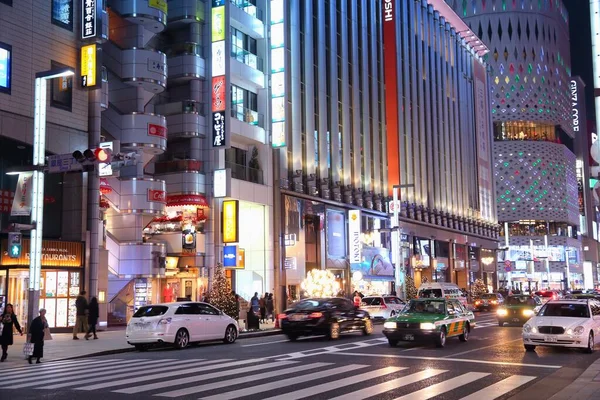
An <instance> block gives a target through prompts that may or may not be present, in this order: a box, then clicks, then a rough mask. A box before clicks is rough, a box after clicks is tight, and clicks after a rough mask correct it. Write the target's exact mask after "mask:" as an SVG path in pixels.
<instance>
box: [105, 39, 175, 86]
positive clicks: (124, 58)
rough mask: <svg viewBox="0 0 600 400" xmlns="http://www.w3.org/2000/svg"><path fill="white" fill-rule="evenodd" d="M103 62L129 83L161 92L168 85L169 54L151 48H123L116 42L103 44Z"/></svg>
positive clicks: (123, 80)
mask: <svg viewBox="0 0 600 400" xmlns="http://www.w3.org/2000/svg"><path fill="white" fill-rule="evenodd" d="M102 62H103V63H104V65H105V66H106V68H108V70H109V71H111V72H112V73H114V74H115V75H116V76H117V77H118V78H119V79H121V81H122V82H124V83H125V84H127V85H131V86H135V87H141V88H143V89H144V90H146V91H148V92H150V93H154V94H156V93H161V92H162V91H164V90H165V87H166V86H167V56H166V55H165V53H163V52H161V51H157V50H150V49H138V48H130V49H121V48H120V47H118V46H117V45H116V44H115V43H114V42H108V43H106V44H105V45H104V46H103V54H102Z"/></svg>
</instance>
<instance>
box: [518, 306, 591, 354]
mask: <svg viewBox="0 0 600 400" xmlns="http://www.w3.org/2000/svg"><path fill="white" fill-rule="evenodd" d="M598 342H600V302H599V301H597V300H593V299H581V300H551V301H549V302H547V303H546V304H544V306H543V307H542V308H541V309H540V311H539V312H538V314H537V315H536V316H534V317H532V318H531V319H529V321H527V322H526V323H525V325H523V344H524V346H525V350H527V351H534V350H535V347H536V346H553V347H554V346H559V347H575V348H581V349H584V350H585V351H586V352H587V353H592V352H593V351H594V347H595V345H596V343H598Z"/></svg>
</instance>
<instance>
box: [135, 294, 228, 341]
mask: <svg viewBox="0 0 600 400" xmlns="http://www.w3.org/2000/svg"><path fill="white" fill-rule="evenodd" d="M238 334H239V327H238V324H237V321H236V320H234V319H233V318H231V317H229V316H228V315H225V314H224V313H223V312H222V311H220V310H218V309H217V308H215V307H213V306H211V305H210V304H207V303H200V302H176V303H164V304H154V305H149V306H143V307H140V308H139V309H138V310H137V311H136V312H135V314H134V315H133V317H132V318H131V320H130V321H129V323H128V324H127V330H126V331H125V338H126V340H127V343H129V344H131V345H133V346H135V348H136V349H137V350H147V349H148V348H149V347H151V346H152V345H160V344H172V345H173V346H174V347H175V348H177V349H183V348H185V347H187V346H188V345H189V344H190V343H191V342H200V341H210V340H223V342H225V343H233V342H235V340H236V339H237V337H238Z"/></svg>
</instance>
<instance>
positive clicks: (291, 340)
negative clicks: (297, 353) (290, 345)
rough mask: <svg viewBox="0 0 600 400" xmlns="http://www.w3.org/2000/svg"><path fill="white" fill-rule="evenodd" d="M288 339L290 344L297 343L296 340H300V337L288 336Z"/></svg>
mask: <svg viewBox="0 0 600 400" xmlns="http://www.w3.org/2000/svg"><path fill="white" fill-rule="evenodd" d="M287 338H288V339H289V340H290V342H295V341H296V340H298V335H292V334H289V335H287Z"/></svg>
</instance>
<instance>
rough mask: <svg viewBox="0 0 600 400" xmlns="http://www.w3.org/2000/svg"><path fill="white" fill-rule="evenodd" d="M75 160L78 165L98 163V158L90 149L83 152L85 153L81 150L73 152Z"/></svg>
mask: <svg viewBox="0 0 600 400" xmlns="http://www.w3.org/2000/svg"><path fill="white" fill-rule="evenodd" d="M73 158H74V159H75V160H77V162H78V163H81V164H83V163H85V162H91V163H92V162H94V161H96V156H95V155H94V152H93V151H92V150H90V149H85V150H84V151H83V153H82V152H81V151H79V150H75V151H74V152H73Z"/></svg>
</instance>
